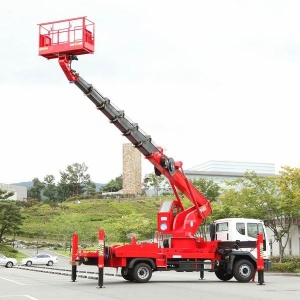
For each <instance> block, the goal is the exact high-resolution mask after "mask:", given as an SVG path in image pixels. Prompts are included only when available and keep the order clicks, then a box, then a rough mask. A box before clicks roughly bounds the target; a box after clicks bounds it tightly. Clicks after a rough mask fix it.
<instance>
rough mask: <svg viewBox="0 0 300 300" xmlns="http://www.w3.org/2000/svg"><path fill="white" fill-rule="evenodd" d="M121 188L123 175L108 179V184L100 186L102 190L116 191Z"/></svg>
mask: <svg viewBox="0 0 300 300" xmlns="http://www.w3.org/2000/svg"><path fill="white" fill-rule="evenodd" d="M122 188H123V175H120V176H118V177H116V178H115V179H112V180H111V181H109V183H108V184H106V185H105V186H103V187H102V191H103V192H118V191H120V190H122Z"/></svg>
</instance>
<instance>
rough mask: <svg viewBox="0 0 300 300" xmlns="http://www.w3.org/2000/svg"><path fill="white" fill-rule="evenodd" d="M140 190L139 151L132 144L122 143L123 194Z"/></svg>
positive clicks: (140, 162) (135, 192)
mask: <svg viewBox="0 0 300 300" xmlns="http://www.w3.org/2000/svg"><path fill="white" fill-rule="evenodd" d="M141 191H142V160H141V153H140V151H139V150H137V149H136V148H135V147H134V146H133V145H132V144H129V143H128V144H123V194H134V195H137V194H138V193H141Z"/></svg>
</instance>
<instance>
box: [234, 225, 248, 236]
mask: <svg viewBox="0 0 300 300" xmlns="http://www.w3.org/2000/svg"><path fill="white" fill-rule="evenodd" d="M245 227H246V226H245V223H236V230H237V232H238V233H240V234H242V235H245V233H246V228H245Z"/></svg>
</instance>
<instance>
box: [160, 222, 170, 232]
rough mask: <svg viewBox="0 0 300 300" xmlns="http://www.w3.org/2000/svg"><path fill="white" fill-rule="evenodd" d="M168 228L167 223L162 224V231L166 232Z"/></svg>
mask: <svg viewBox="0 0 300 300" xmlns="http://www.w3.org/2000/svg"><path fill="white" fill-rule="evenodd" d="M167 228H168V226H167V223H161V224H160V230H163V231H165V230H166V229H167Z"/></svg>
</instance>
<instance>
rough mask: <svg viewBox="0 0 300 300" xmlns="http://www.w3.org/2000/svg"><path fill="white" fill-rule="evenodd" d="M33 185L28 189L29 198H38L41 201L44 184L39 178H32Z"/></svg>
mask: <svg viewBox="0 0 300 300" xmlns="http://www.w3.org/2000/svg"><path fill="white" fill-rule="evenodd" d="M32 183H33V186H32V187H31V188H29V189H28V192H27V198H28V199H37V200H39V201H41V200H42V195H43V189H44V184H43V183H42V182H41V181H40V180H39V179H38V178H33V180H32Z"/></svg>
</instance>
